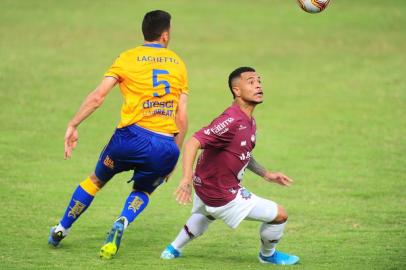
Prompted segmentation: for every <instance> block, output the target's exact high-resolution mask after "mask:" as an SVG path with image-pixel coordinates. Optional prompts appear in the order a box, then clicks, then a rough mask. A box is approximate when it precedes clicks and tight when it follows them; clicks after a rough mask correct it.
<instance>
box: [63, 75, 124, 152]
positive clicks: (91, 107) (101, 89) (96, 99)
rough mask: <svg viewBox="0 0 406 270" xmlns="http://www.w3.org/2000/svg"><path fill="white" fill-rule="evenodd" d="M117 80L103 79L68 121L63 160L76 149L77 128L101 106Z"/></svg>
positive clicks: (111, 78)
mask: <svg viewBox="0 0 406 270" xmlns="http://www.w3.org/2000/svg"><path fill="white" fill-rule="evenodd" d="M116 83H117V79H115V78H113V77H105V78H103V80H102V81H101V83H100V84H99V86H97V87H96V89H95V90H93V91H92V92H90V94H89V95H88V96H87V97H86V98H85V100H84V101H83V102H82V105H80V107H79V110H78V111H77V112H76V114H75V116H74V117H73V118H72V119H71V120H70V121H69V123H68V127H67V129H66V133H65V159H66V158H69V157H70V156H71V155H72V150H73V149H74V148H75V147H76V145H77V142H78V138H79V136H78V131H77V128H78V126H79V125H80V123H82V122H83V120H85V119H86V118H87V117H89V115H91V114H92V113H93V112H94V111H95V110H96V109H97V108H98V107H100V106H101V105H102V104H103V101H104V98H105V97H106V96H107V94H108V93H109V92H110V91H111V89H113V87H114V86H115V85H116Z"/></svg>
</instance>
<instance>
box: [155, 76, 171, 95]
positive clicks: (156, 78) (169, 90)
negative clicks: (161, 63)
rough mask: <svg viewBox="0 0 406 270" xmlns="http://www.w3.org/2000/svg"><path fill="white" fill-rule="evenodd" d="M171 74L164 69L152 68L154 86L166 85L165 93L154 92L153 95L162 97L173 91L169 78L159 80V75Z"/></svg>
mask: <svg viewBox="0 0 406 270" xmlns="http://www.w3.org/2000/svg"><path fill="white" fill-rule="evenodd" d="M167 74H169V72H168V71H167V70H164V69H153V70H152V86H153V87H154V88H155V87H158V86H159V85H161V84H163V85H164V86H165V93H164V94H162V95H160V94H158V92H154V93H153V96H154V97H162V96H165V95H167V94H169V93H170V92H171V89H170V87H171V85H170V84H169V82H168V81H167V80H159V81H158V75H167Z"/></svg>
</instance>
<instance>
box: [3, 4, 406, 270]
mask: <svg viewBox="0 0 406 270" xmlns="http://www.w3.org/2000/svg"><path fill="white" fill-rule="evenodd" d="M152 9H164V10H168V11H169V12H171V14H172V16H173V21H172V25H173V32H172V42H171V44H170V48H171V49H173V50H175V51H176V52H177V53H178V54H179V55H181V56H182V58H183V59H184V60H185V62H186V63H187V65H188V69H189V77H190V88H191V92H190V99H189V100H190V102H189V114H190V129H189V135H190V134H191V133H192V132H193V131H196V130H197V129H198V128H200V127H201V126H203V125H205V124H207V123H208V122H210V121H211V120H212V119H213V118H214V117H215V116H217V115H218V114H219V113H220V112H222V111H223V110H224V109H225V108H226V107H227V106H228V105H229V104H230V103H231V95H230V93H229V90H228V89H227V76H228V74H229V73H230V72H231V71H232V70H233V69H234V68H236V67H238V66H242V65H249V66H253V67H255V68H256V69H257V71H258V72H259V73H260V74H261V76H262V81H263V85H264V90H265V98H266V100H265V102H264V103H263V104H262V105H260V106H258V108H257V109H256V111H255V114H256V119H257V124H258V129H259V130H258V142H257V148H256V149H255V151H254V155H255V157H256V159H257V160H258V161H260V162H261V163H263V164H264V165H266V166H267V167H269V168H270V169H273V170H280V171H283V172H285V173H286V174H287V175H289V176H291V177H292V178H293V179H294V180H295V183H294V185H293V186H292V187H290V188H283V187H279V186H276V185H272V184H268V183H266V182H264V181H262V180H261V179H259V178H258V177H256V176H254V175H253V174H252V173H247V174H246V177H245V180H244V181H245V185H246V186H247V187H248V188H249V189H250V190H251V191H253V192H255V193H256V194H257V195H260V196H262V197H266V198H270V199H273V200H274V201H276V202H278V203H280V204H282V205H284V206H285V208H286V209H287V211H288V213H289V215H290V216H289V224H288V226H287V228H286V231H285V236H284V238H283V240H282V242H281V243H280V244H279V249H280V250H283V251H287V252H291V253H294V254H297V255H298V256H300V257H301V263H300V264H299V265H297V266H295V268H296V269H406V247H405V241H406V210H405V207H406V177H405V175H406V139H405V135H406V79H405V74H406V65H405V63H406V50H405V49H406V30H405V29H406V17H405V14H406V2H405V1H403V0H392V1H378V0H370V1H366V0H362V1H361V0H358V1H350V0H332V3H331V5H330V7H329V8H328V9H327V10H326V11H325V12H323V13H321V14H318V15H310V14H306V13H305V12H303V11H301V10H300V9H299V7H298V6H297V4H296V3H295V1H294V0H289V1H276V0H275V1H270V0H269V1H267V0H260V1H242V0H241V1H222V0H217V1H213V0H208V1H199V2H198V1H186V0H185V1H181V0H174V1H104V0H103V1H78V0H76V1H51V0H49V1H45V0H44V1H29V0H26V1H11V0H10V1H6V0H3V1H1V9H0V40H1V41H0V59H1V61H0V106H1V110H0V121H1V126H0V131H1V136H0V159H1V162H0V200H1V211H0V218H1V225H0V246H1V252H0V269H104V268H106V269H233V270H237V269H267V268H276V267H274V266H269V265H265V266H264V265H260V264H259V263H258V261H257V252H258V247H259V239H258V228H259V225H260V224H259V223H255V222H248V221H247V222H244V223H242V224H241V225H240V227H239V228H238V229H237V230H234V231H233V230H230V229H228V228H227V227H226V226H225V225H224V224H222V223H221V222H217V223H215V224H213V225H212V226H211V228H210V229H209V231H208V232H207V233H206V234H205V235H204V236H202V237H201V238H200V239H198V240H196V241H195V242H193V243H192V244H190V245H189V246H188V247H187V248H186V249H185V250H184V257H183V258H181V259H179V260H176V261H169V262H167V261H162V260H160V259H159V255H160V253H161V251H162V249H163V248H164V247H165V246H166V245H167V244H168V243H169V242H170V241H172V239H173V238H174V237H175V236H176V234H177V233H178V231H179V229H180V228H181V226H182V225H183V224H184V222H185V221H186V219H187V218H188V217H189V214H190V210H191V206H190V205H189V206H179V205H177V203H176V201H175V200H174V198H173V196H172V193H173V191H174V190H175V188H176V186H177V182H178V181H179V177H180V170H179V168H178V169H177V170H176V173H175V174H174V176H173V178H172V180H171V181H170V182H169V183H168V184H165V185H163V186H161V187H160V188H159V189H158V190H157V191H156V193H155V194H154V196H153V199H152V200H151V203H150V205H149V207H148V208H147V210H146V211H145V212H144V213H143V214H142V216H140V218H139V219H137V220H136V222H134V223H133V224H132V225H131V227H130V228H129V229H128V230H127V231H126V233H125V235H124V238H123V242H122V246H121V248H120V251H119V254H118V255H117V257H116V258H115V259H113V260H111V261H101V260H100V259H99V258H98V250H99V248H100V246H101V244H102V243H103V241H104V239H105V236H106V232H107V231H108V230H109V229H110V226H111V224H112V222H113V220H114V219H115V218H116V216H117V215H118V214H119V213H120V211H121V207H122V204H123V202H124V200H125V198H126V197H127V194H128V193H129V191H130V187H131V186H130V185H129V184H127V183H126V180H127V179H129V177H130V176H131V174H130V173H123V174H120V175H117V176H116V177H115V178H114V179H113V180H112V181H111V182H110V183H109V184H108V185H107V186H106V187H105V188H104V189H103V190H102V191H101V192H100V193H99V194H98V195H97V197H96V199H95V200H94V202H93V205H92V207H91V208H90V209H89V210H88V211H87V212H86V213H85V214H84V215H83V216H82V217H81V219H80V220H79V221H78V222H77V223H76V224H75V225H74V227H73V229H72V231H71V234H70V235H69V237H68V238H66V239H65V240H64V241H63V243H62V245H61V247H60V248H58V249H53V248H50V247H49V246H48V245H47V236H48V231H49V227H50V226H51V225H54V224H55V223H57V222H58V221H59V218H60V216H61V215H62V213H63V211H64V210H65V207H66V203H67V202H68V200H69V199H70V196H71V194H72V192H73V189H74V188H75V187H76V186H77V184H78V182H79V181H81V180H82V179H84V178H85V177H86V176H87V175H88V174H89V173H90V172H91V171H92V170H93V168H94V165H95V162H96V161H97V158H98V155H99V153H100V151H101V150H102V147H103V146H104V144H105V143H106V142H107V140H108V139H109V137H110V136H111V134H112V132H113V130H114V127H115V125H116V124H117V123H118V120H119V109H120V106H121V101H122V99H121V96H120V93H119V91H118V89H117V90H116V91H113V93H112V94H111V95H110V96H109V97H108V98H107V99H106V101H105V103H104V104H103V106H102V107H101V108H100V109H99V110H98V111H97V112H96V113H95V114H94V115H93V116H92V117H91V118H89V119H88V120H87V121H86V122H84V123H83V124H82V125H81V127H80V129H79V133H80V140H79V145H78V147H77V149H76V150H75V152H74V154H73V158H72V159H70V160H68V161H65V160H63V136H64V133H65V127H66V124H67V122H68V120H69V119H70V118H71V117H72V116H73V114H74V113H75V111H76V110H77V108H78V106H79V105H80V103H81V101H82V99H83V98H84V97H85V96H86V94H87V93H88V92H89V91H90V90H92V89H93V88H94V87H95V86H96V84H97V83H98V82H99V81H100V80H101V78H102V76H103V73H104V71H105V70H106V69H107V68H108V67H109V65H110V64H111V63H112V61H113V60H114V59H115V57H116V56H118V54H119V53H120V52H121V51H123V50H125V49H128V48H131V47H134V46H136V45H139V44H140V43H142V35H141V31H140V23H141V20H142V17H143V15H144V14H145V12H147V11H149V10H152Z"/></svg>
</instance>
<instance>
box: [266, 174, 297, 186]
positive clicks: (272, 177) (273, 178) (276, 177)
mask: <svg viewBox="0 0 406 270" xmlns="http://www.w3.org/2000/svg"><path fill="white" fill-rule="evenodd" d="M264 179H265V180H266V181H268V182H274V183H277V184H279V185H282V186H290V184H291V183H293V180H292V179H290V178H289V177H287V176H286V175H284V174H283V173H280V172H275V173H272V172H266V173H265V175H264Z"/></svg>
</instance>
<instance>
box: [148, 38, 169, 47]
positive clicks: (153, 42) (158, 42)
mask: <svg viewBox="0 0 406 270" xmlns="http://www.w3.org/2000/svg"><path fill="white" fill-rule="evenodd" d="M144 44H159V45H161V46H162V47H164V48H167V47H168V44H166V43H165V42H163V41H160V40H156V41H146V40H144Z"/></svg>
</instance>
